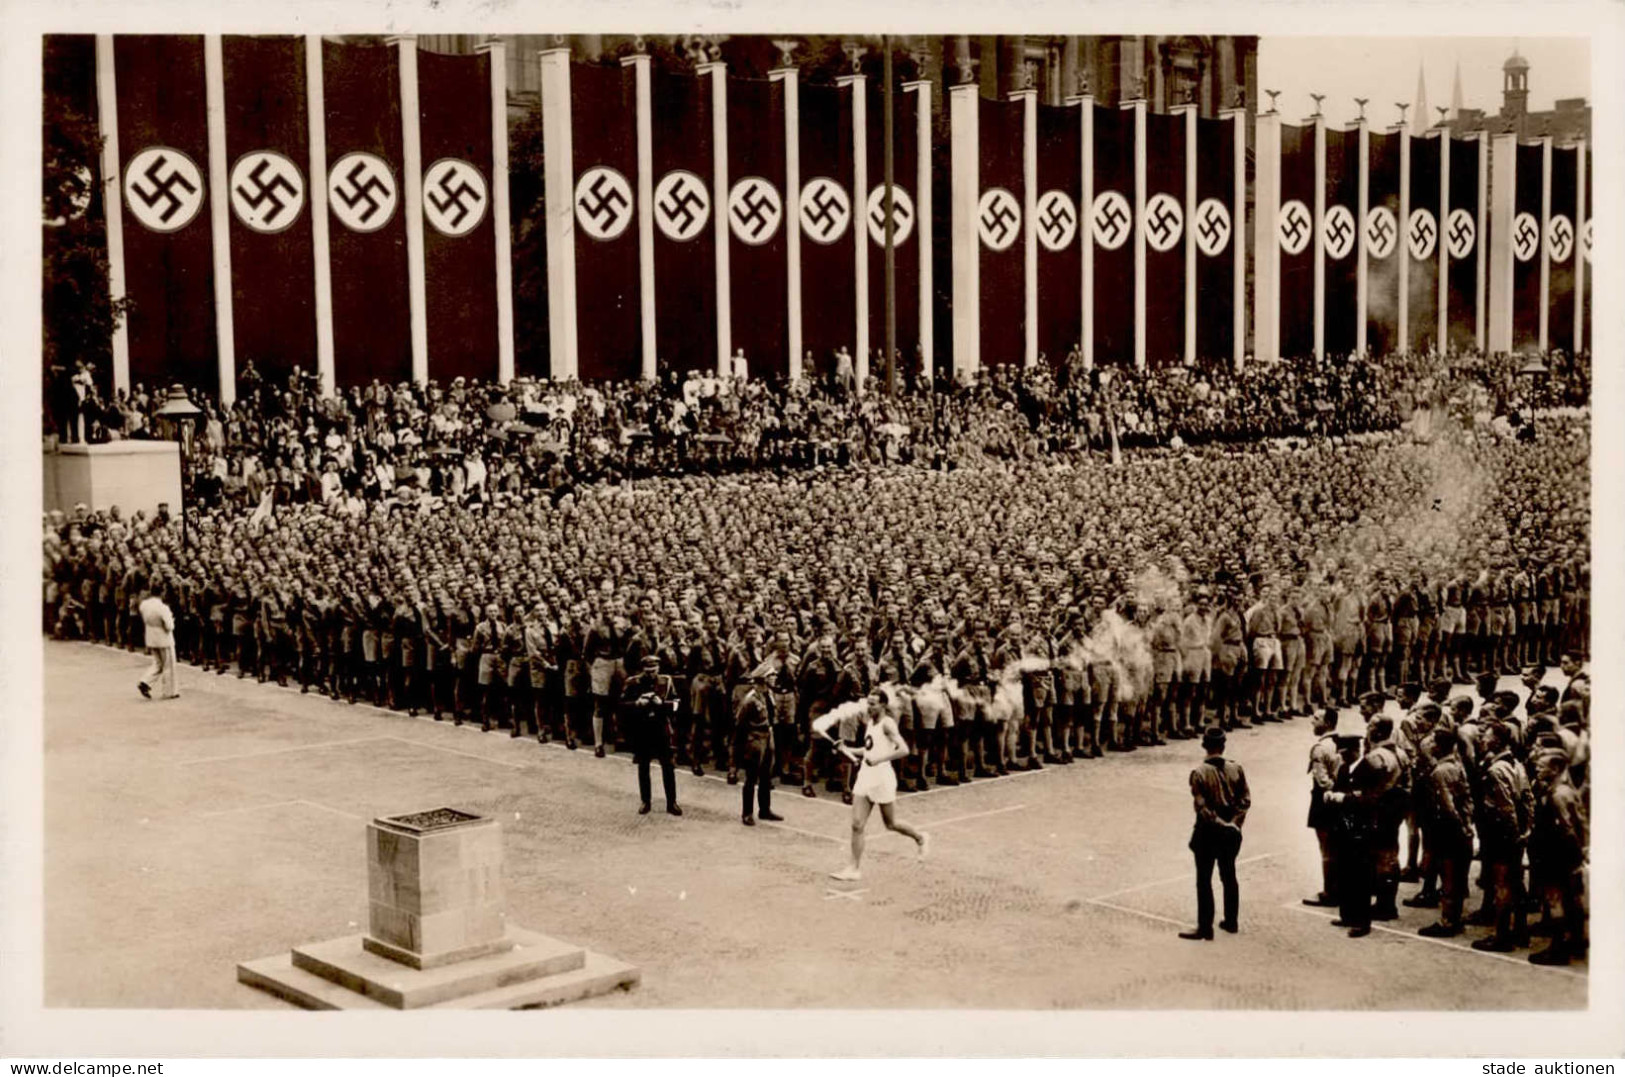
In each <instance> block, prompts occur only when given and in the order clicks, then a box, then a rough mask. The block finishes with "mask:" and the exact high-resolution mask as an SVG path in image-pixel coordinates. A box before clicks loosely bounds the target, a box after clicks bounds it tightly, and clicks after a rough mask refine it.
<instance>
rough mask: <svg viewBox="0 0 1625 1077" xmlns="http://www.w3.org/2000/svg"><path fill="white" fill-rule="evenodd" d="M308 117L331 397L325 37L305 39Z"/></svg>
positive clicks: (324, 364) (323, 350)
mask: <svg viewBox="0 0 1625 1077" xmlns="http://www.w3.org/2000/svg"><path fill="white" fill-rule="evenodd" d="M305 115H306V121H307V122H306V129H307V130H306V133H307V135H308V136H309V139H310V143H309V145H310V148H309V154H310V181H309V183H308V184H307V186H308V187H309V188H310V246H311V256H312V258H313V259H314V262H315V270H316V375H317V377H318V379H319V380H320V381H321V385H322V395H323V396H332V395H333V392H334V387H335V384H336V378H335V373H334V370H333V263H332V241H331V238H330V236H329V234H328V230H327V228H328V220H327V83H326V72H325V71H324V70H323V68H322V35H321V34H306V35H305Z"/></svg>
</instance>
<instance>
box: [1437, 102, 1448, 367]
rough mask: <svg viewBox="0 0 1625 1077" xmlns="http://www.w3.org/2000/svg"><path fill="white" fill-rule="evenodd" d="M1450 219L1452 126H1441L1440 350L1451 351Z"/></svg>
mask: <svg viewBox="0 0 1625 1077" xmlns="http://www.w3.org/2000/svg"><path fill="white" fill-rule="evenodd" d="M1449 219H1450V128H1448V127H1442V126H1441V127H1440V128H1439V292H1438V296H1439V298H1438V306H1437V309H1438V311H1439V316H1438V319H1437V320H1438V331H1439V343H1438V348H1437V350H1438V352H1439V354H1440V355H1448V354H1449V353H1450V244H1449V243H1446V242H1445V240H1444V222H1446V221H1448V220H1449Z"/></svg>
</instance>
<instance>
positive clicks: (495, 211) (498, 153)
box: [480, 38, 514, 385]
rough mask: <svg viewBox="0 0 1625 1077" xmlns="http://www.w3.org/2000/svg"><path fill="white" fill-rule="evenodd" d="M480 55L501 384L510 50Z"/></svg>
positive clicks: (504, 380) (509, 358) (509, 368)
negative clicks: (486, 87)
mask: <svg viewBox="0 0 1625 1077" xmlns="http://www.w3.org/2000/svg"><path fill="white" fill-rule="evenodd" d="M480 51H482V52H485V53H487V54H489V55H490V57H491V224H492V226H493V228H494V231H495V234H496V263H497V264H496V273H497V381H498V382H500V383H501V384H503V385H507V384H508V383H509V382H511V381H513V373H514V371H513V361H514V355H513V238H512V235H513V233H512V228H513V222H512V220H511V219H510V217H509V209H508V46H507V45H506V44H504V43H503V41H502V39H501V38H496V39H495V40H492V41H488V42H487V43H486V44H484V45H482V46H480Z"/></svg>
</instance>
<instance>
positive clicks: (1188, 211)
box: [1170, 105, 1197, 366]
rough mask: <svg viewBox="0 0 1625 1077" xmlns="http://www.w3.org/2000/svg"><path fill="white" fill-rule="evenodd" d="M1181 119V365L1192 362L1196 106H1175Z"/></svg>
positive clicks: (1194, 352)
mask: <svg viewBox="0 0 1625 1077" xmlns="http://www.w3.org/2000/svg"><path fill="white" fill-rule="evenodd" d="M1170 111H1172V112H1176V113H1183V114H1184V116H1185V365H1186V366H1194V365H1195V363H1196V228H1195V223H1196V153H1197V145H1196V106H1195V105H1176V106H1175V107H1174V108H1173V109H1171V110H1170Z"/></svg>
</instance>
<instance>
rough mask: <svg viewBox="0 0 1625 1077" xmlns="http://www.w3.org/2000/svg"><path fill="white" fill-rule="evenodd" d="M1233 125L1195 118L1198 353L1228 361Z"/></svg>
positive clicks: (1234, 227)
mask: <svg viewBox="0 0 1625 1077" xmlns="http://www.w3.org/2000/svg"><path fill="white" fill-rule="evenodd" d="M1236 129H1237V124H1236V122H1235V121H1234V120H1224V119H1220V120H1209V119H1206V118H1198V119H1197V121H1196V162H1197V164H1196V216H1195V218H1194V219H1192V220H1191V221H1190V222H1189V227H1190V228H1192V229H1194V230H1195V234H1196V356H1197V358H1198V359H1209V360H1213V361H1215V362H1223V363H1229V362H1230V361H1231V358H1232V355H1233V348H1234V344H1235V313H1236V303H1235V280H1236V259H1235V247H1234V244H1235V243H1236V242H1237V236H1238V235H1239V234H1240V225H1242V224H1244V223H1245V222H1238V221H1236V220H1235V213H1234V209H1235V207H1234V201H1235V181H1236V146H1235V138H1236Z"/></svg>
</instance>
